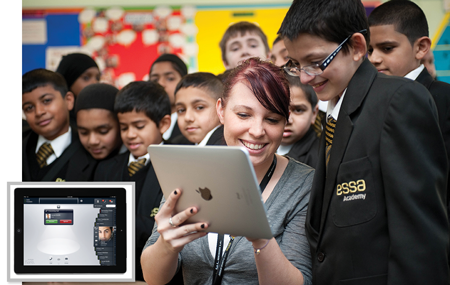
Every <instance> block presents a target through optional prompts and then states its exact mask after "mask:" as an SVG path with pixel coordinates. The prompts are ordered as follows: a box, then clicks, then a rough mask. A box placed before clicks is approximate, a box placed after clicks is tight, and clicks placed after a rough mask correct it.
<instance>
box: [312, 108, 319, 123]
mask: <svg viewBox="0 0 450 285" xmlns="http://www.w3.org/2000/svg"><path fill="white" fill-rule="evenodd" d="M312 112H313V116H312V118H311V125H314V123H315V122H316V117H317V114H319V104H316V107H314V108H313V109H312Z"/></svg>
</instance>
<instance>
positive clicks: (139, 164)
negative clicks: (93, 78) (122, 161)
mask: <svg viewBox="0 0 450 285" xmlns="http://www.w3.org/2000/svg"><path fill="white" fill-rule="evenodd" d="M146 161H147V159H146V158H142V159H139V160H138V161H133V162H131V163H130V165H128V175H130V177H131V176H133V175H135V174H136V172H138V171H139V170H141V169H142V168H143V167H144V166H145V162H146Z"/></svg>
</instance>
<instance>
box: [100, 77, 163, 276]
mask: <svg viewBox="0 0 450 285" xmlns="http://www.w3.org/2000/svg"><path fill="white" fill-rule="evenodd" d="M114 111H115V113H116V114H117V117H118V119H119V127H120V134H121V137H122V141H123V143H124V145H125V146H126V147H127V149H128V151H127V152H125V153H123V154H119V155H117V156H115V157H113V158H111V159H109V160H105V161H102V162H100V163H99V165H98V167H97V170H96V173H95V177H94V179H95V180H96V181H135V191H136V199H135V200H136V206H135V207H136V256H135V258H136V280H141V281H143V280H144V278H143V275H142V269H141V265H140V257H141V252H142V249H143V248H144V245H145V242H146V241H147V239H148V237H149V236H150V235H151V231H152V229H153V224H154V221H155V219H154V217H155V215H156V213H157V212H158V208H159V203H160V202H161V198H162V192H161V187H160V186H159V182H158V179H157V177H156V174H155V171H154V169H153V166H152V163H151V161H150V155H149V154H148V152H147V147H148V146H149V145H151V144H161V143H162V142H163V137H162V135H163V133H164V132H165V131H166V130H167V128H168V127H169V126H170V99H169V96H168V95H167V93H166V91H164V88H163V87H162V86H161V85H159V84H158V83H156V82H152V81H136V82H131V83H129V84H128V85H126V86H125V87H123V88H122V89H121V90H120V91H119V93H117V97H116V102H115V105H114Z"/></svg>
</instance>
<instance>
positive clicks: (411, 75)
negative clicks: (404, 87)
mask: <svg viewBox="0 0 450 285" xmlns="http://www.w3.org/2000/svg"><path fill="white" fill-rule="evenodd" d="M424 68H425V66H424V65H423V64H421V65H420V66H419V67H418V68H416V69H414V70H413V71H411V72H410V73H408V74H406V75H405V78H408V79H411V80H416V79H417V77H418V76H419V74H420V73H421V72H422V70H423V69H424Z"/></svg>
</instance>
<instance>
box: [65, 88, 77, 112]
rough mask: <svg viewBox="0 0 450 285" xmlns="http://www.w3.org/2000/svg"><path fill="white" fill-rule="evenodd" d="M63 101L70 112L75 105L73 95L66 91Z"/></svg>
mask: <svg viewBox="0 0 450 285" xmlns="http://www.w3.org/2000/svg"><path fill="white" fill-rule="evenodd" d="M64 101H66V106H67V109H68V110H69V111H71V110H72V109H73V107H74V105H75V95H74V94H73V93H72V92H71V91H67V93H66V96H64Z"/></svg>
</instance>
